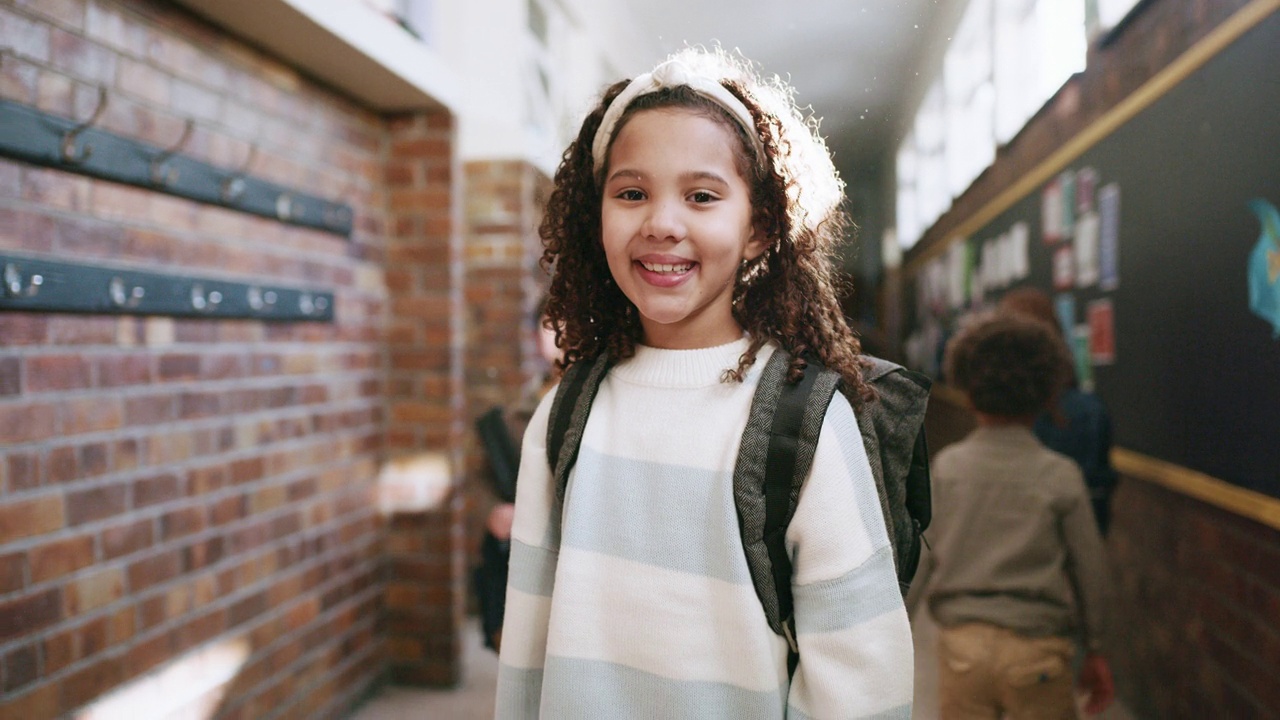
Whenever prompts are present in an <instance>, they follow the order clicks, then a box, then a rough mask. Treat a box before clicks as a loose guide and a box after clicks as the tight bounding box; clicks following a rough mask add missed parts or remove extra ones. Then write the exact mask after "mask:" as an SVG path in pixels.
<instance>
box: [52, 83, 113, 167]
mask: <svg viewBox="0 0 1280 720" xmlns="http://www.w3.org/2000/svg"><path fill="white" fill-rule="evenodd" d="M106 109H107V86H105V85H99V86H98V106H97V107H96V108H94V109H93V115H91V116H90V117H89V119H88V120H86V121H84V122H82V123H80V124H79V125H76V126H75V127H73V128H71V129H70V130H68V131H67V132H66V133H65V134H63V136H62V159H63V160H66V161H67V162H71V163H82V162H84V161H85V160H88V159H89V156H90V155H92V154H93V146H92V145H89V144H87V143H86V144H85V146H84V148H83V149H81V148H77V147H76V139H77V138H79V136H80V133H82V132H84V131H85V130H87V129H88V128H90V127H93V124H94V123H96V122H98V118H99V117H101V116H102V111H103V110H106Z"/></svg>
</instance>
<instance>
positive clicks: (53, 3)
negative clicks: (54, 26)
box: [18, 0, 87, 30]
mask: <svg viewBox="0 0 1280 720" xmlns="http://www.w3.org/2000/svg"><path fill="white" fill-rule="evenodd" d="M86 4H87V3H86V0H18V5H20V6H21V7H22V8H23V9H25V10H27V11H28V12H32V13H36V14H37V15H43V16H45V17H47V18H49V19H50V20H53V21H55V22H58V23H61V24H63V25H69V26H70V27H72V28H74V29H76V30H83V29H84V16H85V5H86Z"/></svg>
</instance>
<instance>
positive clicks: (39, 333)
mask: <svg viewBox="0 0 1280 720" xmlns="http://www.w3.org/2000/svg"><path fill="white" fill-rule="evenodd" d="M9 220H10V218H6V217H5V209H4V208H0V227H4V224H5V223H6V222H8V221H9ZM2 232H3V230H0V233H2ZM0 237H3V235H0ZM48 337H49V316H48V315H35V314H33V313H13V312H6V313H0V338H4V344H5V345H8V346H10V347H14V346H18V345H40V344H43V343H45V342H47V340H48Z"/></svg>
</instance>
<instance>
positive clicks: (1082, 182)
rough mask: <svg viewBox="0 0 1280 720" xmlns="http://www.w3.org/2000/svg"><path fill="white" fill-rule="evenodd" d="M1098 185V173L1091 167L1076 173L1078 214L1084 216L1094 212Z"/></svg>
mask: <svg viewBox="0 0 1280 720" xmlns="http://www.w3.org/2000/svg"><path fill="white" fill-rule="evenodd" d="M1097 185H1098V171H1097V170H1094V169H1093V168H1091V167H1084V168H1080V169H1079V170H1078V171H1076V213H1077V214H1079V215H1083V214H1085V213H1087V212H1091V211H1093V208H1094V189H1095V188H1096V187H1097Z"/></svg>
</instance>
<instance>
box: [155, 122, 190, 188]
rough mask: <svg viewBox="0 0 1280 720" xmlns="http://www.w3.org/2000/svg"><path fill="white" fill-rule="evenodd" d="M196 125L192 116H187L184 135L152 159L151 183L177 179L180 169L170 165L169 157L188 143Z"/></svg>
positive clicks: (168, 181)
mask: <svg viewBox="0 0 1280 720" xmlns="http://www.w3.org/2000/svg"><path fill="white" fill-rule="evenodd" d="M195 127H196V121H195V120H194V119H192V118H187V123H186V127H184V128H182V137H180V138H178V142H176V143H174V144H173V145H172V146H170V147H169V149H167V150H165V151H163V152H161V153H160V154H158V155H156V156H155V157H154V158H152V159H151V183H152V184H153V185H168V184H170V183H173V182H176V181H177V179H178V170H177V169H176V168H171V167H169V158H171V157H173V156H174V155H176V154H177V153H178V151H179V150H181V149H182V148H183V147H184V146H185V145H186V144H187V141H188V140H190V139H191V131H192V130H194V129H195Z"/></svg>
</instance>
